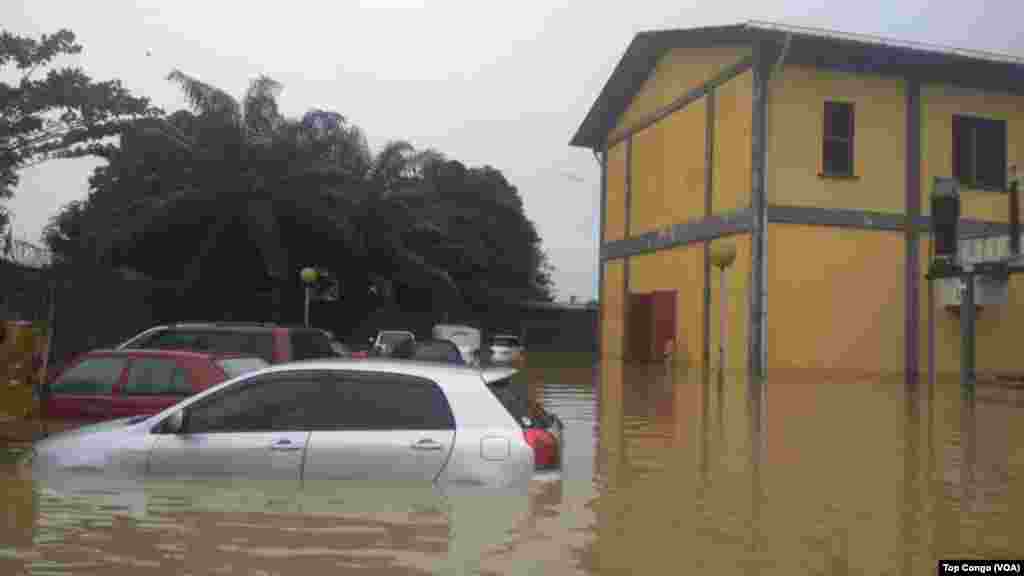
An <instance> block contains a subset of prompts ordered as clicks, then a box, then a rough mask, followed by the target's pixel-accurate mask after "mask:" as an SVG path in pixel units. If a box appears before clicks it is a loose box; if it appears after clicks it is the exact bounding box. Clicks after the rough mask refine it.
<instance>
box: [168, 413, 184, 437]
mask: <svg viewBox="0 0 1024 576" xmlns="http://www.w3.org/2000/svg"><path fill="white" fill-rule="evenodd" d="M184 427H185V411H184V410H177V411H175V412H174V413H173V414H171V415H170V417H169V418H167V420H164V430H165V431H166V432H167V433H168V434H178V433H180V432H181V431H182V429H184Z"/></svg>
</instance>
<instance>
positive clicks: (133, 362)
mask: <svg viewBox="0 0 1024 576" xmlns="http://www.w3.org/2000/svg"><path fill="white" fill-rule="evenodd" d="M139 362H169V363H170V364H172V365H173V366H174V369H173V370H171V381H170V383H171V384H172V385H173V383H174V381H175V380H176V378H177V375H178V374H184V375H185V384H186V389H185V390H173V389H172V391H171V392H162V393H154V392H148V393H143V392H133V391H130V390H129V389H128V385H129V384H130V383H131V381H132V373H133V372H134V370H135V367H136V366H137V365H138V364H139ZM127 368H128V372H127V373H126V374H125V377H124V380H123V381H122V382H121V386H120V388H118V395H120V396H124V397H130V398H152V397H156V396H175V397H181V398H184V397H188V396H191V395H192V394H193V392H194V391H195V382H194V378H193V376H192V372H191V370H189V369H188V368H186V367H185V366H184V365H183V363H182V362H181V361H180V360H178V359H177V358H162V357H159V356H136V357H133V358H131V359H130V362H129V363H128V366H127Z"/></svg>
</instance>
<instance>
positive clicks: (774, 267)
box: [768, 224, 904, 372]
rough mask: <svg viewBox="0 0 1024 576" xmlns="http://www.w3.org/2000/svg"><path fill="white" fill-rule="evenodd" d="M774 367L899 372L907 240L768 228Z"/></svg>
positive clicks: (896, 234) (874, 234)
mask: <svg viewBox="0 0 1024 576" xmlns="http://www.w3.org/2000/svg"><path fill="white" fill-rule="evenodd" d="M768 258H769V260H768V263H769V267H768V367H769V370H770V369H772V368H809V369H825V370H850V371H867V372H901V371H902V370H903V355H904V341H903V322H904V314H903V310H904V272H903V271H904V237H903V235H902V233H899V232H881V231H871V230H852V229H844V228H830V227H824V226H819V227H813V226H797V225H788V224H769V225H768Z"/></svg>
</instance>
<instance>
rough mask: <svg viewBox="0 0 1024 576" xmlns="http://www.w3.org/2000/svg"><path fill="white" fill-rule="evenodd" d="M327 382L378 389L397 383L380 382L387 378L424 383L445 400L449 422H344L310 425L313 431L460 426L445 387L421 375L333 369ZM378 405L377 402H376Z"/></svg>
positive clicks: (414, 429)
mask: <svg viewBox="0 0 1024 576" xmlns="http://www.w3.org/2000/svg"><path fill="white" fill-rule="evenodd" d="M324 374H325V378H326V380H325V384H326V385H339V384H340V383H341V382H346V381H348V382H353V381H354V382H359V383H362V384H363V385H365V386H366V388H367V389H376V388H380V387H381V386H389V385H396V384H386V383H381V382H379V381H380V380H385V379H400V380H404V381H407V382H410V383H416V384H422V385H425V386H427V387H429V388H432V389H433V390H434V391H436V393H437V394H439V395H440V398H441V400H442V401H443V402H444V406H445V410H446V419H447V423H446V424H445V425H444V426H441V427H436V426H435V427H427V428H424V427H395V426H394V425H391V426H390V427H384V426H370V427H367V426H365V425H358V426H357V425H350V426H345V425H344V424H340V425H332V426H331V427H324V426H317V427H312V426H311V427H310V430H311V431H312V432H410V431H427V430H442V431H451V432H454V431H455V430H456V429H457V428H458V421H457V420H456V418H455V411H454V410H453V409H452V403H451V401H450V400H449V399H448V394H446V393H445V391H444V388H442V387H441V385H440V384H438V383H437V382H435V381H433V380H431V379H429V378H423V377H420V376H414V375H411V374H404V373H401V372H365V371H356V370H331V371H325V373H324ZM375 405H376V404H375Z"/></svg>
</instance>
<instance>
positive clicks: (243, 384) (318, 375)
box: [158, 370, 324, 435]
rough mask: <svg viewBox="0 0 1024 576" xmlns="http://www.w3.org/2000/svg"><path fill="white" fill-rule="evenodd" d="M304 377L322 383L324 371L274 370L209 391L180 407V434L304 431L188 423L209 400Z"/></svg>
mask: <svg viewBox="0 0 1024 576" xmlns="http://www.w3.org/2000/svg"><path fill="white" fill-rule="evenodd" d="M306 377H308V378H310V379H312V380H315V381H317V382H318V383H320V384H321V385H322V381H323V378H324V372H323V371H322V370H303V371H295V372H274V373H270V374H260V375H257V376H252V377H250V378H247V379H244V380H241V381H239V382H236V383H235V384H233V385H231V386H229V387H227V388H222V389H220V390H217V391H216V392H213V393H211V394H209V395H206V396H203V397H201V398H199V399H197V400H196V401H195V402H192V403H190V404H188V405H187V406H185V407H184V408H182V409H183V410H184V414H183V416H184V418H183V423H182V427H181V432H180V434H182V435H192V434H272V433H275V432H289V431H300V432H305V431H308V430H309V428H308V427H305V428H300V429H297V430H293V429H290V428H289V429H280V428H276V427H273V426H268V427H265V428H254V429H233V430H202V431H194V430H190V425H191V422H192V418H193V415H194V413H195V411H196V410H197V409H200V408H202V407H204V406H207V405H209V404H210V403H211V402H216V401H218V400H220V399H222V398H225V397H227V396H229V395H233V394H239V393H241V391H242V390H243V389H245V388H250V387H252V386H266V385H271V384H273V383H274V382H280V381H285V380H297V379H302V378H306ZM158 430H159V431H160V432H161V433H162V430H163V426H160V427H159V429H158Z"/></svg>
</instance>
